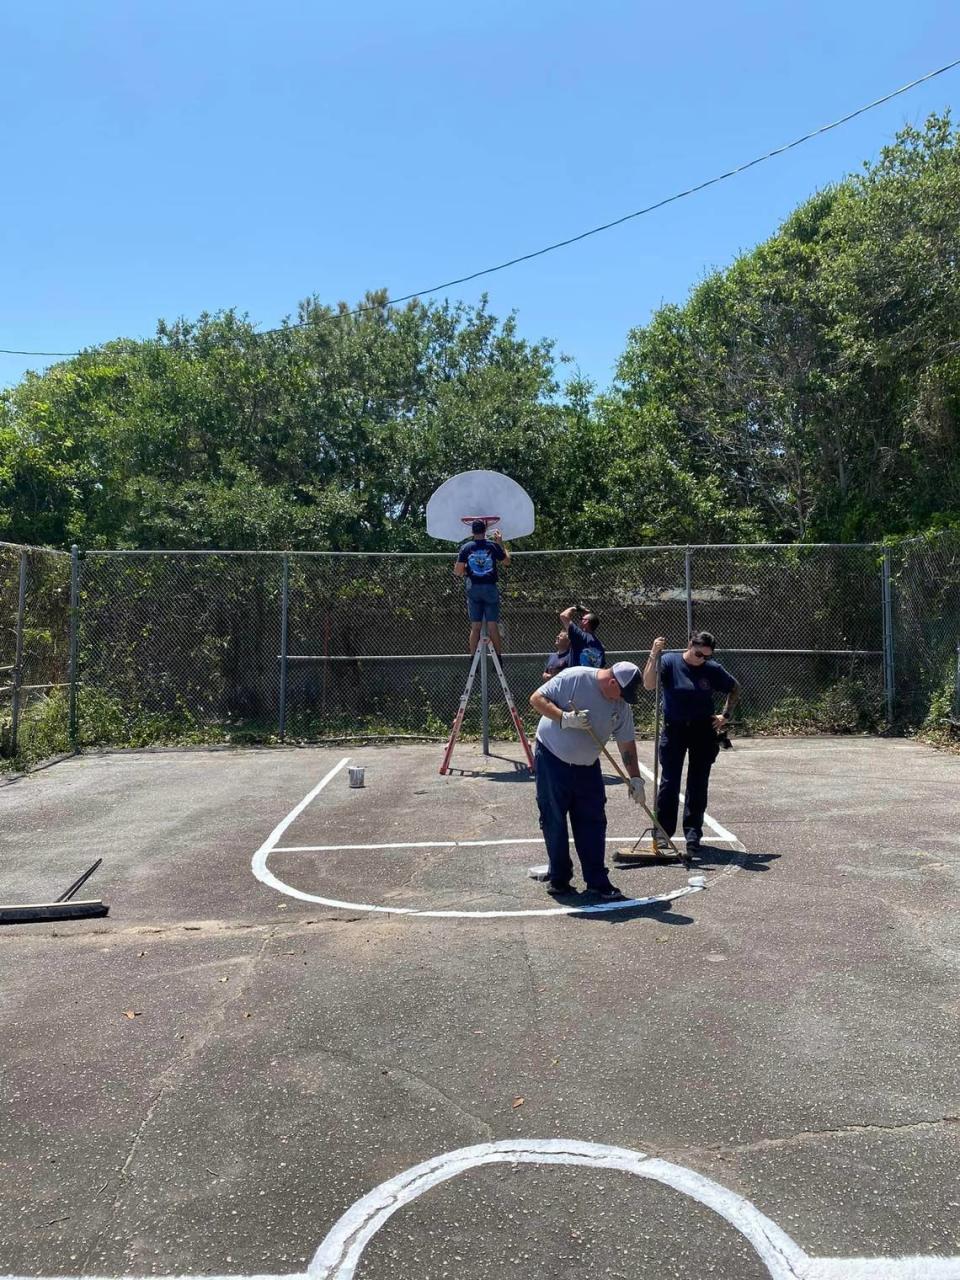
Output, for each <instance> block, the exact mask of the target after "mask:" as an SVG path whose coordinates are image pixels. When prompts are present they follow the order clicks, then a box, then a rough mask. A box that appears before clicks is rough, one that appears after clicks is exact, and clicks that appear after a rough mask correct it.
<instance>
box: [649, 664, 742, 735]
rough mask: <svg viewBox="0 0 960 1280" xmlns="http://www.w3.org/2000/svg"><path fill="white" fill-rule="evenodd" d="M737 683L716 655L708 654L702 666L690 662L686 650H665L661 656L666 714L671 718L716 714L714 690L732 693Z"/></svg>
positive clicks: (685, 718) (705, 716)
mask: <svg viewBox="0 0 960 1280" xmlns="http://www.w3.org/2000/svg"><path fill="white" fill-rule="evenodd" d="M736 683H737V682H736V680H734V678H733V676H732V675H731V674H730V672H729V671H726V670H725V669H724V668H723V667H721V665H720V663H719V662H715V661H714V659H713V658H708V659H707V660H706V662H705V663H704V664H703V666H702V667H691V666H689V665H688V664H687V663H686V662H684V660H683V654H682V653H665V654H664V655H663V657H662V658H661V659H660V687H661V688H662V690H663V714H664V716H665V717H666V719H667V720H705V719H706V718H707V717H708V716H712V715H713V714H714V708H713V695H714V692H717V693H729V692H730V690H731V689H732V688H733V686H734V685H735V684H736Z"/></svg>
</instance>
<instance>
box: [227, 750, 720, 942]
mask: <svg viewBox="0 0 960 1280" xmlns="http://www.w3.org/2000/svg"><path fill="white" fill-rule="evenodd" d="M350 759H351V757H350V756H343V758H342V759H340V760H338V761H337V763H336V764H335V765H334V766H333V768H332V769H330V770H329V771H328V772H327V773H326V774H324V776H323V777H322V778H321V779H320V781H319V782H318V783H317V784H316V786H315V787H314V788H313V789H312V790H311V791H309V792H308V793H307V795H305V796H304V798H303V799H302V800H301V801H300V802H299V803H298V804H296V805H295V806H294V807H293V808H292V809H291V810H290V812H289V813H288V814H287V816H286V817H285V818H283V819H282V820H281V821H280V822H278V823H277V825H276V826H275V827H274V829H273V830H272V831H271V832H270V834H269V835H268V836H267V838H266V840H264V842H263V844H262V845H261V846H260V848H259V849H258V850H257V851H256V853H255V854H254V855H253V859H252V861H251V870H252V872H253V874H254V876H256V878H257V879H258V880H259V881H260V882H261V884H264V885H266V886H267V887H268V888H270V889H274V890H275V891H276V892H277V893H282V894H285V895H286V896H287V897H288V898H295V899H297V900H298V901H300V902H310V903H316V904H318V905H320V906H324V907H333V908H335V909H337V910H342V911H362V912H371V913H377V914H382V915H403V916H417V917H426V918H429V919H441V920H502V919H506V918H513V917H527V918H529V917H531V916H534V917H536V916H582V915H599V914H603V913H606V912H610V911H627V910H632V909H635V908H637V907H649V906H657V905H658V904H659V905H660V906H664V907H665V906H668V905H669V904H671V903H673V902H676V901H678V900H679V899H680V898H685V897H687V896H689V895H690V894H692V893H702V892H703V890H704V888H706V887H707V886H708V885H709V884H712V883H715V882H716V881H717V880H718V879H719V878H720V876H723V875H728V874H729V873H730V872H731V871H733V870H734V869H735V868H736V865H737V864H736V863H732V864H731V865H730V866H729V867H726V868H724V870H723V871H721V872H720V873H719V874H718V875H716V876H713V877H712V878H711V879H709V880H706V879H705V878H704V877H695V878H694V880H695V883H689V882H688V883H687V884H684V885H683V886H682V887H681V888H678V889H673V890H671V891H670V892H667V893H655V894H650V895H649V896H647V897H642V898H624V899H623V900H622V901H621V902H598V903H591V904H589V905H584V906H579V905H577V906H549V907H527V908H514V909H502V908H498V909H491V910H488V911H467V910H463V909H460V908H425V907H395V906H385V905H383V904H380V903H374V902H351V901H347V900H346V899H343V898H329V897H327V896H325V895H323V894H318V893H307V892H306V891H305V890H303V889H297V888H295V887H294V886H293V885H291V884H288V883H287V881H285V880H282V879H281V878H280V877H279V876H278V875H277V874H276V873H275V872H274V871H272V870H271V869H270V867H269V866H268V865H267V863H268V859H269V857H270V855H271V854H272V853H334V852H340V851H346V850H350V849H352V850H353V851H354V852H360V851H363V850H376V849H378V848H458V847H461V846H462V847H464V848H480V847H483V846H484V845H501V844H542V837H535V836H530V837H527V836H520V837H512V838H509V839H501V840H477V841H465V840H452V841H451V840H441V841H396V842H385V843H384V844H383V845H377V844H366V845H335V846H322V845H281V844H280V841H281V839H282V838H283V836H284V833H285V832H286V831H287V830H288V828H289V827H290V826H291V825H292V824H293V823H294V822H295V821H296V820H297V818H299V817H300V815H301V814H302V813H303V811H304V810H305V809H306V808H307V807H308V806H309V805H310V804H312V802H313V801H314V800H315V799H316V798H317V796H318V795H319V794H320V793H321V791H323V790H324V788H325V787H326V786H327V784H328V783H329V782H331V781H332V780H333V779H334V778H335V777H336V776H337V774H338V773H340V772H341V771H342V770H343V769H345V768H346V766H347V765H348V764H349V763H350ZM641 768H642V769H643V772H644V773H645V774H646V775H647V776H648V777H651V778H652V776H653V775H652V773H651V772H650V770H649V769H647V768H646V766H643V765H641ZM704 823H705V825H706V826H707V827H709V829H710V834H709V839H710V841H711V842H713V841H714V840H716V841H717V842H718V843H719V842H720V841H722V842H723V843H725V844H729V845H730V846H731V848H733V849H735V850H736V851H737V852H741V853H742V852H743V851H744V850H743V845H742V844H741V843H740V842H739V840H738V839H737V837H736V836H735V835H734V834H733V833H732V832H730V831H727V829H726V828H725V827H722V826H721V825H720V823H718V822H716V821H715V820H714V819H713V818H711V817H710V816H709V815H705V817H704ZM608 839H609V841H611V842H612V841H614V840H616V841H617V842H618V843H620V844H623V843H625V842H630V841H632V839H633V837H628V836H618V837H613V836H611V837H608ZM701 881H703V883H701Z"/></svg>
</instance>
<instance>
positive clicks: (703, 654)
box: [693, 648, 713, 658]
mask: <svg viewBox="0 0 960 1280" xmlns="http://www.w3.org/2000/svg"><path fill="white" fill-rule="evenodd" d="M693 656H694V657H695V658H712V657H713V650H712V649H697V648H695V649H694V651H693Z"/></svg>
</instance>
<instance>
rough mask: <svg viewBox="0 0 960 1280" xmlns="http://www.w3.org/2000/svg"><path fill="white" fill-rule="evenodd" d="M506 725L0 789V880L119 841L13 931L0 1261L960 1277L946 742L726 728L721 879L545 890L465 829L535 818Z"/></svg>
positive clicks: (494, 835) (5, 954)
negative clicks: (45, 918) (79, 913)
mask: <svg viewBox="0 0 960 1280" xmlns="http://www.w3.org/2000/svg"><path fill="white" fill-rule="evenodd" d="M493 750H494V753H495V754H494V755H493V756H492V757H490V758H489V759H485V758H484V757H483V756H482V755H481V754H480V752H479V750H478V749H477V748H476V747H472V746H466V745H464V746H461V747H459V748H458V750H457V753H456V754H455V756H454V766H455V767H456V768H458V769H459V772H456V773H454V774H452V775H451V776H448V777H445V778H441V777H440V776H439V775H438V774H437V766H438V763H439V756H440V748H439V747H437V746H429V745H424V746H413V747H411V746H404V747H398V746H381V747H366V746H364V747H362V748H358V749H356V750H355V751H339V750H334V749H327V748H323V749H319V748H318V749H288V750H244V751H211V752H157V753H130V754H108V755H88V756H85V757H81V758H78V759H74V760H69V761H66V762H64V763H61V764H58V765H55V766H54V767H52V768H49V769H46V770H41V771H39V772H37V773H34V774H31V775H29V776H27V777H24V778H22V779H19V780H16V781H13V782H7V783H6V784H0V901H4V902H11V901H36V900H38V899H47V898H52V897H56V896H57V894H59V893H60V892H62V890H63V889H64V888H66V886H67V885H68V884H69V883H70V882H71V881H72V880H73V879H74V878H75V877H76V876H77V875H78V874H79V873H80V872H81V871H83V870H84V869H85V868H86V867H87V866H88V865H89V864H90V863H91V862H92V861H93V859H94V858H95V857H98V856H101V855H102V856H103V858H104V863H103V866H102V867H101V869H100V871H99V872H98V873H97V874H96V875H95V876H94V877H93V878H92V879H91V880H90V881H89V882H88V884H87V886H85V888H84V889H83V890H82V891H81V895H80V896H90V897H96V896H102V897H103V898H105V899H106V900H107V901H108V902H109V903H110V908H111V909H110V915H109V917H108V918H107V919H105V920H88V921H78V922H71V923H67V924H63V923H61V924H38V925H13V926H11V925H8V926H4V927H3V928H2V929H0V948H2V951H0V1044H2V1048H0V1054H2V1060H0V1072H2V1074H0V1097H2V1109H0V1275H3V1274H11V1275H21V1276H28V1275H31V1276H32V1275H37V1276H53V1275H59V1276H80V1275H99V1276H126V1275H130V1276H147V1275H185V1276H199V1275H202V1274H214V1275H231V1276H255V1275H271V1276H280V1275H286V1274H291V1273H301V1274H302V1273H304V1272H305V1271H307V1269H308V1267H309V1268H310V1272H311V1274H312V1275H313V1276H314V1277H316V1278H317V1280H320V1278H321V1277H323V1278H324V1280H325V1278H326V1277H331V1280H332V1278H333V1277H337V1278H338V1280H348V1277H350V1276H353V1275H355V1276H357V1277H358V1278H359V1280H399V1278H400V1277H403V1278H407V1277H410V1278H414V1277H416V1278H418V1280H434V1278H438V1280H439V1278H440V1277H458V1278H463V1280H474V1278H477V1277H494V1276H496V1277H499V1276H509V1275H523V1276H536V1277H551V1278H553V1277H558V1278H559V1277H563V1278H565V1280H566V1278H568V1277H569V1278H573V1277H576V1278H577V1280H581V1278H583V1280H586V1277H591V1278H593V1277H608V1276H609V1277H613V1278H616V1277H627V1276H629V1277H631V1278H635V1277H661V1276H667V1277H689V1278H691V1280H692V1278H693V1277H703V1276H707V1275H715V1276H720V1277H735V1278H736V1280H740V1278H741V1277H742V1278H744V1280H752V1278H753V1277H762V1276H767V1275H777V1276H801V1275H807V1276H809V1277H811V1280H812V1278H813V1277H814V1276H826V1275H830V1276H841V1275H844V1276H849V1277H854V1276H867V1275H869V1276H881V1275H882V1276H893V1275H911V1276H914V1277H917V1278H918V1280H919V1278H920V1277H924V1278H926V1277H928V1276H929V1277H934V1276H947V1275H950V1276H958V1275H960V1261H957V1255H960V1034H958V1029H960V1021H958V1012H960V983H958V979H960V914H958V911H957V907H958V903H960V892H958V891H960V804H958V795H960V759H957V758H956V757H952V756H950V755H946V754H940V753H937V752H935V751H934V750H932V749H929V748H926V747H923V746H919V745H916V744H914V743H910V742H906V741H897V740H891V741H877V740H869V739H845V738H834V739H817V740H813V739H802V740H800V739H797V740H753V741H740V742H738V743H737V747H736V750H735V751H733V752H729V753H724V754H723V755H722V756H721V758H720V759H719V761H718V764H717V766H716V768H715V770H714V776H713V784H712V788H711V804H710V810H711V813H712V814H713V815H714V816H715V817H716V819H717V820H718V821H719V823H720V824H721V827H722V828H723V829H726V830H727V833H728V834H729V835H733V836H735V837H737V838H738V839H739V841H742V843H743V846H744V847H745V849H746V853H738V852H736V851H735V850H736V846H734V845H732V844H729V843H728V844H725V845H724V844H722V843H720V842H719V840H718V842H717V843H716V844H715V845H713V846H711V847H709V848H708V849H707V851H706V853H705V856H704V859H703V865H702V867H701V868H700V869H702V870H703V871H704V873H705V874H706V875H707V879H708V881H709V887H708V888H707V890H706V891H704V892H698V893H693V894H689V895H687V896H683V897H678V898H676V899H675V900H674V901H673V902H670V903H664V902H660V903H654V904H651V905H648V906H641V907H629V908H627V909H620V910H611V911H604V912H595V913H583V912H580V913H577V908H578V907H581V906H589V905H590V903H591V901H592V900H591V899H588V898H586V897H583V898H575V899H573V900H570V901H566V902H565V903H561V904H559V905H560V906H561V907H563V906H566V907H567V908H568V909H570V908H572V909H573V911H574V913H573V914H557V913H555V914H551V915H538V914H526V915H525V914H517V913H522V912H533V911H540V910H544V909H554V910H555V909H556V908H557V905H558V904H556V903H554V902H553V900H552V899H550V898H548V897H547V896H546V894H545V893H544V890H543V888H542V886H541V885H538V884H536V883H535V882H533V881H531V880H529V879H528V878H527V877H526V874H525V873H526V868H527V866H528V865H529V864H530V863H534V862H540V861H542V860H543V852H542V846H538V845H537V844H536V843H525V844H506V843H502V844H493V843H489V844H484V845H482V846H476V845H469V844H464V843H463V842H465V841H477V840H483V841H491V842H492V841H497V840H501V841H506V840H523V839H531V840H535V839H536V835H537V826H536V816H535V806H534V796H533V786H532V783H531V781H530V780H529V779H528V777H527V776H526V773H525V771H524V770H523V769H522V768H520V766H519V761H520V760H521V758H522V757H521V753H520V751H519V748H518V746H517V745H516V744H515V743H514V744H511V743H504V744H499V745H496V746H495V747H494V748H493ZM641 754H642V756H643V757H645V758H646V761H647V763H648V764H649V763H650V760H651V746H650V744H649V743H646V744H641ZM346 756H349V759H350V762H351V763H357V764H362V765H364V766H365V768H366V785H365V787H364V788H363V789H362V790H351V789H350V788H349V787H348V785H347V776H346V768H345V767H342V768H340V770H339V771H338V772H337V773H335V774H333V776H332V777H330V778H329V781H328V782H327V783H326V785H325V786H324V787H323V788H322V789H321V790H320V791H319V792H318V793H317V794H316V795H315V797H314V799H313V800H312V801H311V802H310V803H309V804H308V805H306V806H305V807H303V808H302V809H301V811H300V812H299V813H298V814H297V816H295V817H294V818H293V820H292V821H291V822H290V823H289V824H288V825H287V826H286V827H285V828H284V829H283V830H282V831H280V832H279V834H278V830H277V829H278V827H280V825H281V824H282V823H283V820H284V819H286V818H288V817H289V816H290V815H291V814H292V813H293V812H294V810H295V809H296V808H297V806H299V805H300V803H301V802H302V801H303V800H304V799H305V798H306V797H307V795H308V794H309V793H310V792H311V791H312V790H314V788H315V787H316V786H317V784H318V783H319V782H320V781H321V780H322V779H323V778H324V777H325V776H326V775H327V774H328V773H329V772H330V771H331V770H333V769H334V768H335V766H337V765H338V764H340V762H341V761H342V760H343V759H344V757H346ZM609 783H610V785H609V788H608V816H609V820H610V830H611V833H612V834H615V835H619V834H623V835H625V836H631V835H632V836H635V835H636V834H639V829H640V826H641V823H640V822H638V819H637V817H636V816H635V812H636V811H635V810H634V806H632V805H631V804H629V802H628V800H627V798H626V795H625V790H624V788H623V786H622V785H620V784H619V783H617V782H616V780H615V779H614V778H613V777H610V779H609ZM271 841H272V845H271V849H270V851H269V853H268V857H267V859H266V861H265V863H264V865H265V867H266V870H267V871H268V872H269V875H270V876H276V877H277V879H278V881H279V882H281V883H282V884H283V885H284V886H286V889H285V890H284V891H280V890H279V889H277V888H275V887H273V886H272V885H271V884H270V883H264V882H263V880H262V879H257V878H256V877H255V876H254V874H253V872H252V859H253V857H254V854H255V853H256V852H257V851H258V850H262V849H263V847H264V845H265V844H269V843H270V842H271ZM456 841H459V842H460V843H459V844H455V843H454V842H456ZM424 842H430V843H429V844H427V843H424ZM377 844H381V845H394V846H400V847H393V848H381V849H375V848H370V847H368V846H371V845H377ZM344 845H351V846H355V847H353V848H329V847H328V848H318V846H344ZM357 846H359V847H357ZM274 850H275V851H274ZM261 862H262V863H263V862H264V859H263V857H262V856H261ZM613 878H614V880H615V882H616V883H618V884H619V885H620V886H621V888H623V889H624V890H625V891H626V892H628V893H630V894H632V895H634V896H636V897H649V896H656V895H662V896H666V895H670V894H672V893H674V892H677V891H680V890H682V889H683V888H684V886H685V885H686V873H685V872H684V871H683V870H682V868H679V867H669V868H659V867H658V868H644V867H641V868H638V869H630V870H629V871H616V872H614V875H613ZM267 879H269V877H267ZM291 892H292V893H301V894H306V895H309V897H308V898H307V899H303V898H298V897H296V896H291ZM315 899H326V900H328V901H338V902H345V903H351V904H353V905H352V906H349V907H341V908H333V907H330V906H327V905H324V903H323V902H322V901H316V900H315ZM378 906H379V907H389V908H392V909H393V910H391V911H389V912H385V911H375V910H372V909H370V908H373V907H378ZM397 909H399V913H398V911H397ZM425 911H445V912H461V913H464V914H448V915H426V914H416V913H418V912H425ZM467 913H487V914H467ZM489 913H498V914H489ZM510 1141H513V1142H514V1143H515V1144H516V1145H514V1146H504V1145H503V1144H505V1143H508V1142H510ZM497 1144H500V1145H497ZM577 1144H592V1145H579V1146H578V1145H577ZM461 1149H468V1150H467V1152H466V1154H464V1155H462V1156H459V1157H458V1156H451V1155H450V1154H449V1153H452V1152H456V1151H459V1150H461ZM638 1153H639V1154H638ZM644 1156H646V1157H652V1160H647V1161H646V1162H644V1159H643V1157H644ZM431 1161H432V1162H434V1163H433V1165H430V1164H427V1165H426V1168H425V1169H424V1170H422V1171H419V1172H416V1171H415V1172H413V1173H410V1172H409V1171H411V1170H414V1168H415V1166H418V1165H421V1164H423V1163H424V1162H431ZM631 1162H632V1163H631ZM638 1172H639V1174H640V1176H638V1177H635V1176H630V1175H631V1173H638ZM391 1180H395V1181H391ZM384 1183H387V1184H388V1185H387V1186H386V1187H382V1184H384ZM378 1188H381V1190H379V1191H378V1190H377V1189H378ZM420 1191H422V1194H417V1192H420ZM368 1194H369V1195H370V1198H369V1199H368V1200H367V1201H366V1202H365V1204H364V1203H361V1204H360V1205H357V1203H356V1202H358V1201H362V1199H363V1197H365V1196H368ZM391 1209H393V1210H395V1211H394V1212H393V1213H392V1216H391V1215H390V1212H389V1211H390V1210H391ZM342 1215H347V1217H346V1219H345V1221H343V1222H341V1223H340V1225H339V1227H338V1226H337V1224H338V1220H340V1219H341V1217H342ZM780 1233H783V1234H780ZM323 1241H326V1243H325V1244H324V1246H323V1248H322V1249H321V1250H320V1253H319V1255H318V1256H317V1257H316V1258H314V1254H315V1252H316V1251H317V1250H318V1246H321V1242H323ZM904 1255H916V1256H917V1257H918V1258H919V1261H916V1262H915V1263H914V1264H913V1269H912V1270H911V1269H909V1268H908V1267H907V1266H906V1264H903V1263H896V1262H891V1263H889V1264H887V1263H881V1262H879V1261H871V1262H869V1263H865V1264H862V1265H860V1264H858V1263H857V1262H856V1261H855V1260H856V1259H872V1260H878V1259H896V1258H900V1257H902V1256H904ZM933 1255H938V1256H941V1257H943V1258H946V1259H953V1260H954V1261H952V1262H951V1261H947V1262H943V1263H940V1264H937V1263H935V1262H934V1261H933ZM824 1258H826V1259H830V1258H833V1259H841V1260H843V1261H840V1262H836V1263H834V1264H832V1269H831V1264H827V1263H822V1262H818V1261H816V1260H817V1259H824ZM311 1260H312V1261H311Z"/></svg>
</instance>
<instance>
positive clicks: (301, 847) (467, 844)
mask: <svg viewBox="0 0 960 1280" xmlns="http://www.w3.org/2000/svg"><path fill="white" fill-rule="evenodd" d="M636 839H637V837H636V835H635V834H634V835H629V836H607V837H606V841H607V844H634V843H636ZM679 843H682V842H679ZM708 843H709V844H730V843H733V844H739V843H740V841H739V840H738V839H737V838H736V836H729V837H727V836H720V837H718V838H717V839H716V840H710V841H708ZM499 844H543V836H521V837H519V838H515V839H510V840H394V841H390V842H389V843H387V844H278V845H275V846H274V847H273V848H272V849H271V850H270V852H271V853H340V852H343V851H345V850H348V849H353V850H357V849H370V850H374V849H485V848H487V846H488V845H499Z"/></svg>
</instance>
